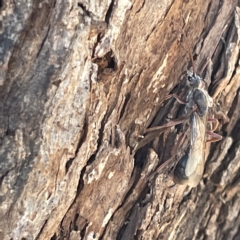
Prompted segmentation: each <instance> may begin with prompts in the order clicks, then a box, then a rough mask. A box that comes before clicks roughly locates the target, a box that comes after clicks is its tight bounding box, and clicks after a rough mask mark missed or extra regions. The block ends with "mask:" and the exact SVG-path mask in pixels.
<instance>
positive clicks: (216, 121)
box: [207, 118, 219, 132]
mask: <svg viewBox="0 0 240 240" xmlns="http://www.w3.org/2000/svg"><path fill="white" fill-rule="evenodd" d="M207 121H208V122H212V123H213V124H214V126H213V127H212V129H211V132H214V131H215V130H216V129H217V127H218V124H219V122H218V120H217V119H216V118H208V120H207Z"/></svg>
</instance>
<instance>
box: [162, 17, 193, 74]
mask: <svg viewBox="0 0 240 240" xmlns="http://www.w3.org/2000/svg"><path fill="white" fill-rule="evenodd" d="M164 21H169V22H172V23H174V24H175V25H177V28H178V31H179V32H180V33H181V34H183V36H184V38H185V39H186V43H187V52H188V54H189V58H190V61H191V64H192V72H193V76H196V69H195V65H194V60H193V55H192V51H191V48H190V44H189V41H188V38H187V35H186V33H185V31H184V30H183V28H182V27H181V26H180V24H179V23H178V22H176V21H174V20H169V19H165V20H164Z"/></svg>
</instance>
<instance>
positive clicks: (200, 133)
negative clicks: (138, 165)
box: [135, 34, 222, 187]
mask: <svg viewBox="0 0 240 240" xmlns="http://www.w3.org/2000/svg"><path fill="white" fill-rule="evenodd" d="M184 36H185V37H186V35H185V34H184ZM189 54H190V53H189ZM190 59H191V62H192V67H193V71H192V72H191V71H188V72H187V83H188V85H189V87H190V90H189V93H188V94H187V98H186V101H184V100H182V99H181V98H180V97H179V96H177V95H175V94H171V95H168V96H167V97H165V99H164V100H163V101H165V100H167V99H169V98H171V97H174V98H175V99H176V100H177V101H178V102H180V103H181V104H185V105H186V107H185V111H186V114H185V115H184V116H182V117H180V118H178V119H175V120H172V121H170V122H168V123H167V124H165V125H163V126H158V127H153V128H149V129H147V130H146V133H147V134H146V136H145V138H144V139H143V140H141V141H140V142H139V143H138V145H137V146H136V149H135V150H137V149H139V148H141V147H143V146H144V145H146V144H147V143H148V142H150V141H151V140H153V138H155V137H156V132H158V135H159V134H160V133H162V132H164V131H166V130H167V129H169V128H170V127H172V126H176V125H178V124H181V123H186V122H188V129H186V130H185V132H183V133H182V134H180V136H179V139H178V142H177V144H176V147H175V149H174V154H173V156H172V157H171V158H170V159H168V160H167V161H166V162H164V163H163V164H162V165H160V167H159V168H158V169H157V170H156V171H155V172H154V173H153V174H151V175H150V179H151V178H152V177H153V176H154V175H155V174H156V173H158V172H159V171H160V170H162V169H163V168H164V167H165V166H166V165H167V164H168V163H169V162H170V161H172V160H173V159H174V157H175V156H176V155H177V149H178V147H179V146H180V144H181V142H182V141H183V139H184V137H185V135H186V132H187V131H190V144H189V147H188V150H187V152H186V153H185V154H184V155H183V156H182V157H181V158H180V160H179V161H178V163H177V165H176V167H175V169H174V174H173V181H174V182H175V183H178V184H186V185H189V186H191V187H196V186H197V185H198V184H199V182H200V181H201V179H202V176H203V171H204V164H205V145H206V142H216V141H219V140H221V139H222V137H221V136H220V135H218V134H216V133H214V131H215V130H216V128H217V126H218V120H217V119H215V118H209V113H210V109H211V108H212V107H213V99H212V98H211V96H210V95H209V93H208V91H207V87H208V86H207V84H206V83H205V82H204V79H202V78H201V77H200V76H198V75H197V74H196V73H195V69H194V62H193V57H192V54H190ZM205 65H206V64H205ZM203 70H204V69H203ZM203 70H202V71H203ZM202 71H201V72H202ZM209 123H211V124H209ZM209 126H211V127H212V129H211V130H208V128H209ZM152 135H153V138H152ZM209 137H211V138H209Z"/></svg>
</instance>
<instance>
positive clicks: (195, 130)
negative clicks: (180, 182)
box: [185, 113, 206, 177]
mask: <svg viewBox="0 0 240 240" xmlns="http://www.w3.org/2000/svg"><path fill="white" fill-rule="evenodd" d="M190 121H191V123H190V126H191V143H190V152H189V159H188V162H187V164H186V169H185V174H186V176H187V177H190V176H192V175H199V176H200V177H201V176H202V174H203V170H204V147H205V135H206V124H205V122H206V118H205V117H204V118H200V117H199V115H198V114H197V113H193V114H192V117H191V120H190Z"/></svg>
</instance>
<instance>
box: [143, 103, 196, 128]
mask: <svg viewBox="0 0 240 240" xmlns="http://www.w3.org/2000/svg"><path fill="white" fill-rule="evenodd" d="M196 110H197V105H195V106H194V107H193V109H192V110H191V111H189V113H187V114H185V115H184V116H182V117H180V118H177V119H175V120H172V121H170V122H168V123H166V124H164V125H163V126H157V127H152V128H148V129H146V132H153V131H156V130H160V129H164V128H166V127H173V126H176V125H178V124H181V123H184V122H185V121H187V120H188V119H189V117H190V116H191V114H192V113H193V112H195V111H196Z"/></svg>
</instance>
